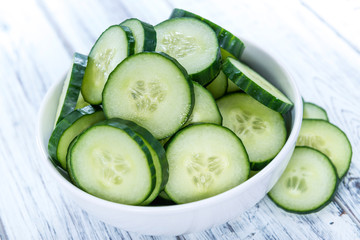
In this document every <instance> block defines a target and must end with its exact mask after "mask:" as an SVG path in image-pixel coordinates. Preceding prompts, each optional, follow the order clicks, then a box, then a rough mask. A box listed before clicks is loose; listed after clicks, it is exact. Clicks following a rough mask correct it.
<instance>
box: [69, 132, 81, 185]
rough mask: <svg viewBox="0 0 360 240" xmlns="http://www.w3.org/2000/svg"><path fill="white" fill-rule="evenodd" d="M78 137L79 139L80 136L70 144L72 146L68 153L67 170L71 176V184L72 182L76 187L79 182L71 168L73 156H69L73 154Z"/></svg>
mask: <svg viewBox="0 0 360 240" xmlns="http://www.w3.org/2000/svg"><path fill="white" fill-rule="evenodd" d="M78 137H79V136H76V137H75V138H74V139H73V140H72V141H71V143H70V145H69V148H68V152H67V154H66V170H67V173H68V174H69V177H70V180H71V182H72V183H73V184H74V185H76V186H78V182H77V180H76V178H75V177H74V173H73V171H72V169H71V167H70V166H71V157H70V156H71V154H69V153H70V152H71V149H72V147H73V146H74V145H75V143H76V141H77V139H78Z"/></svg>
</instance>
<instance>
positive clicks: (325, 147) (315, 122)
mask: <svg viewBox="0 0 360 240" xmlns="http://www.w3.org/2000/svg"><path fill="white" fill-rule="evenodd" d="M296 145H297V146H309V147H312V148H315V149H317V150H319V151H320V152H322V153H324V154H325V155H326V156H328V157H329V158H330V160H331V161H332V163H333V164H334V166H335V168H336V171H337V174H338V176H339V177H340V178H342V177H343V176H344V175H345V174H346V172H347V171H348V169H349V167H350V162H351V157H352V148H351V144H350V141H349V139H348V138H347V137H346V135H345V133H344V132H343V131H341V130H340V129H339V128H338V127H337V126H335V125H333V124H331V123H329V122H328V121H326V120H321V119H304V120H303V122H302V125H301V129H300V133H299V137H298V140H297V142H296Z"/></svg>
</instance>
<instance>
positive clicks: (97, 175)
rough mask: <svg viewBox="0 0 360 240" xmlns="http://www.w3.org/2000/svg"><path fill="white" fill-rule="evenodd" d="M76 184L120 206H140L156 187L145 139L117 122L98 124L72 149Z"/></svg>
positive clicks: (108, 121) (84, 134)
mask: <svg viewBox="0 0 360 240" xmlns="http://www.w3.org/2000/svg"><path fill="white" fill-rule="evenodd" d="M68 160H69V164H68V166H69V168H70V171H71V174H70V176H71V177H72V178H73V182H74V183H75V184H77V185H78V187H80V188H81V189H83V190H84V191H86V192H88V193H90V194H92V195H94V196H97V197H100V198H103V199H106V200H109V201H113V202H117V203H122V204H129V205H138V204H141V203H142V202H143V201H145V200H146V199H147V198H148V197H149V195H150V194H151V193H152V191H153V189H154V187H155V180H156V179H155V177H156V176H155V175H156V173H155V168H154V165H153V160H152V157H151V153H150V150H149V149H148V147H147V146H146V144H145V143H144V141H143V140H142V138H141V137H140V136H139V135H138V134H137V133H136V132H134V131H133V130H132V129H131V128H129V127H127V126H126V125H124V124H122V123H119V122H118V121H117V119H109V120H105V121H102V122H100V123H97V124H95V125H94V126H92V127H90V128H88V129H87V130H85V131H84V132H83V133H81V135H79V137H78V139H77V140H76V142H75V143H74V144H73V145H72V147H71V148H70V149H69V157H68Z"/></svg>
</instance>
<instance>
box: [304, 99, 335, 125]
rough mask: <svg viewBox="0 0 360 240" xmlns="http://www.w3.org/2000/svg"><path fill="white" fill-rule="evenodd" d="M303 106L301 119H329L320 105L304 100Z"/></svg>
mask: <svg viewBox="0 0 360 240" xmlns="http://www.w3.org/2000/svg"><path fill="white" fill-rule="evenodd" d="M303 106H304V112H303V119H323V120H326V121H329V118H328V115H327V113H326V111H325V109H323V108H322V107H320V106H318V105H316V104H314V103H311V102H304V104H303Z"/></svg>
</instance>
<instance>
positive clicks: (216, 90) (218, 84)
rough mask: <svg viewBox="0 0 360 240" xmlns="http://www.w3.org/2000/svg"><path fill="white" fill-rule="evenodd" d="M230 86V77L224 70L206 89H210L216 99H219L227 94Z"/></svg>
mask: <svg viewBox="0 0 360 240" xmlns="http://www.w3.org/2000/svg"><path fill="white" fill-rule="evenodd" d="M227 87H228V78H227V77H226V75H225V74H224V72H223V71H220V73H219V75H217V77H216V78H215V79H214V80H213V81H212V82H211V83H210V84H209V85H207V87H206V89H207V90H209V91H210V93H211V94H212V95H213V97H214V98H215V99H218V98H220V97H222V96H224V95H225V93H226V89H227Z"/></svg>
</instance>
